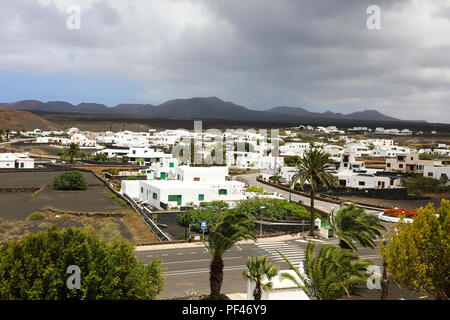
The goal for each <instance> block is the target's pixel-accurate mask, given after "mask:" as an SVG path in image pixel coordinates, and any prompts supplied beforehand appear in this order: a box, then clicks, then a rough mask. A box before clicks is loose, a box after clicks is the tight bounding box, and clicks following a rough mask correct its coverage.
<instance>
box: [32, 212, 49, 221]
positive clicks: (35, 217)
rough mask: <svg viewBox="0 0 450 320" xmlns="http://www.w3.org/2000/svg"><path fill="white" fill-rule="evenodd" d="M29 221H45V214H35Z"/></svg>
mask: <svg viewBox="0 0 450 320" xmlns="http://www.w3.org/2000/svg"><path fill="white" fill-rule="evenodd" d="M28 220H30V221H36V220H45V214H43V213H42V212H40V211H36V212H33V213H32V214H30V215H29V216H28Z"/></svg>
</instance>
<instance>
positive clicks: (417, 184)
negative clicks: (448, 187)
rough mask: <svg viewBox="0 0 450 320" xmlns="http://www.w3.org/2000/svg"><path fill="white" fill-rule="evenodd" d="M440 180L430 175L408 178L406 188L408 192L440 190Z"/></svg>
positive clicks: (419, 192)
mask: <svg viewBox="0 0 450 320" xmlns="http://www.w3.org/2000/svg"><path fill="white" fill-rule="evenodd" d="M440 185H441V183H440V181H439V180H436V179H433V178H430V177H417V178H408V179H407V180H406V189H407V190H408V193H412V194H422V193H426V192H439V191H440Z"/></svg>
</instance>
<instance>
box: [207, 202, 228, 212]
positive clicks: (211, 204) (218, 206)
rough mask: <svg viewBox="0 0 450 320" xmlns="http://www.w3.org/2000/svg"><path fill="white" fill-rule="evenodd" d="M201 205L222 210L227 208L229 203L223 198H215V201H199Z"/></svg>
mask: <svg viewBox="0 0 450 320" xmlns="http://www.w3.org/2000/svg"><path fill="white" fill-rule="evenodd" d="M200 206H201V207H205V208H207V207H211V208H213V209H216V210H224V209H228V207H229V205H228V203H226V202H225V201H223V200H215V201H209V202H200Z"/></svg>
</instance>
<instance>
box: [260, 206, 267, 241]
mask: <svg viewBox="0 0 450 320" xmlns="http://www.w3.org/2000/svg"><path fill="white" fill-rule="evenodd" d="M265 208H266V207H264V206H261V207H259V209H260V221H259V235H260V236H262V213H263V210H264V209H265Z"/></svg>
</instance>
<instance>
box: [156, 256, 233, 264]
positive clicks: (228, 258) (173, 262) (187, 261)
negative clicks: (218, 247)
mask: <svg viewBox="0 0 450 320" xmlns="http://www.w3.org/2000/svg"><path fill="white" fill-rule="evenodd" d="M241 258H242V257H226V258H222V260H231V259H241ZM201 261H211V259H197V260H183V261H171V262H163V263H161V264H177V263H192V262H201Z"/></svg>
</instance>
